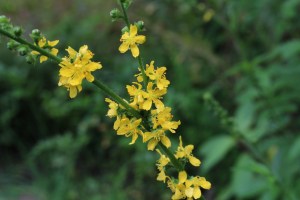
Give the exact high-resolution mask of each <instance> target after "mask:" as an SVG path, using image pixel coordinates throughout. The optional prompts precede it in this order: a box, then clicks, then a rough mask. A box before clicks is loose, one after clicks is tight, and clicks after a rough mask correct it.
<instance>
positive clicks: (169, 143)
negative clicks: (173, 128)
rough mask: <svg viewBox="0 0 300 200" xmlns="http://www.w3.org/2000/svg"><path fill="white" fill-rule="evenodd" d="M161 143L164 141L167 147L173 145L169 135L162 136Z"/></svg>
mask: <svg viewBox="0 0 300 200" xmlns="http://www.w3.org/2000/svg"><path fill="white" fill-rule="evenodd" d="M161 143H163V145H165V146H166V147H167V148H169V147H170V146H171V141H170V139H169V138H168V137H167V136H164V137H162V138H161Z"/></svg>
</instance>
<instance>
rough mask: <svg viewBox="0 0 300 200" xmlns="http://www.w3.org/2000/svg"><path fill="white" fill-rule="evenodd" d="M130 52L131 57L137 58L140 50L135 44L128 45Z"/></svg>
mask: <svg viewBox="0 0 300 200" xmlns="http://www.w3.org/2000/svg"><path fill="white" fill-rule="evenodd" d="M130 50H131V53H132V56H133V57H135V58H136V57H138V56H139V54H140V50H139V48H138V47H137V45H136V44H133V45H130Z"/></svg>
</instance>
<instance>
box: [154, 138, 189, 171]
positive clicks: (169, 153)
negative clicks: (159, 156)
mask: <svg viewBox="0 0 300 200" xmlns="http://www.w3.org/2000/svg"><path fill="white" fill-rule="evenodd" d="M158 146H159V147H160V148H161V150H163V152H165V154H167V156H168V157H169V158H170V161H171V163H172V164H173V166H174V167H175V168H176V169H177V170H178V171H182V170H183V169H184V167H183V166H182V164H181V163H180V162H179V161H178V160H177V159H176V158H175V156H174V155H173V154H172V152H171V151H170V150H169V149H168V148H167V147H165V146H164V145H163V144H162V143H161V142H159V143H158Z"/></svg>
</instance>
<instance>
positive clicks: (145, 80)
mask: <svg viewBox="0 0 300 200" xmlns="http://www.w3.org/2000/svg"><path fill="white" fill-rule="evenodd" d="M119 2H120V4H121V8H122V11H123V16H124V17H123V19H124V21H125V23H126V25H127V27H128V28H130V22H129V19H128V16H127V12H126V9H125V7H124V4H123V3H122V1H121V0H119ZM138 61H139V68H140V70H141V73H142V76H143V84H144V87H145V88H147V83H148V78H147V76H146V73H145V67H144V65H143V60H142V57H141V56H138ZM143 126H144V128H145V129H146V130H148V131H151V130H150V128H149V124H148V123H147V119H144V118H143ZM158 145H159V147H160V148H161V149H162V151H163V152H165V154H166V155H167V156H168V157H169V158H170V161H171V163H172V164H173V166H174V167H175V168H176V169H177V170H178V171H182V170H183V169H184V167H183V166H182V164H181V163H180V162H179V161H178V160H177V159H176V158H175V156H174V155H173V153H172V152H171V151H170V150H169V149H168V148H166V147H165V146H164V145H163V144H162V143H161V142H159V143H158Z"/></svg>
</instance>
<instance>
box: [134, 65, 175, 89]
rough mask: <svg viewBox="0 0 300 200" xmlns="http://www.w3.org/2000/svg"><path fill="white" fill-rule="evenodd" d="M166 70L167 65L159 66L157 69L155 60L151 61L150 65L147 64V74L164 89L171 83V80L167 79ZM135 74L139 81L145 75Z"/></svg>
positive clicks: (159, 87)
mask: <svg viewBox="0 0 300 200" xmlns="http://www.w3.org/2000/svg"><path fill="white" fill-rule="evenodd" d="M166 70H167V68H166V67H159V68H157V69H156V70H155V69H154V61H151V62H150V64H149V65H148V64H146V70H145V74H146V76H147V77H149V79H150V80H152V81H154V83H155V84H156V86H157V88H158V89H159V90H163V89H165V88H167V87H168V85H169V84H170V81H168V80H167V79H166ZM135 76H136V77H137V80H138V82H142V81H143V76H142V74H141V73H139V74H137V75H135Z"/></svg>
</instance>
